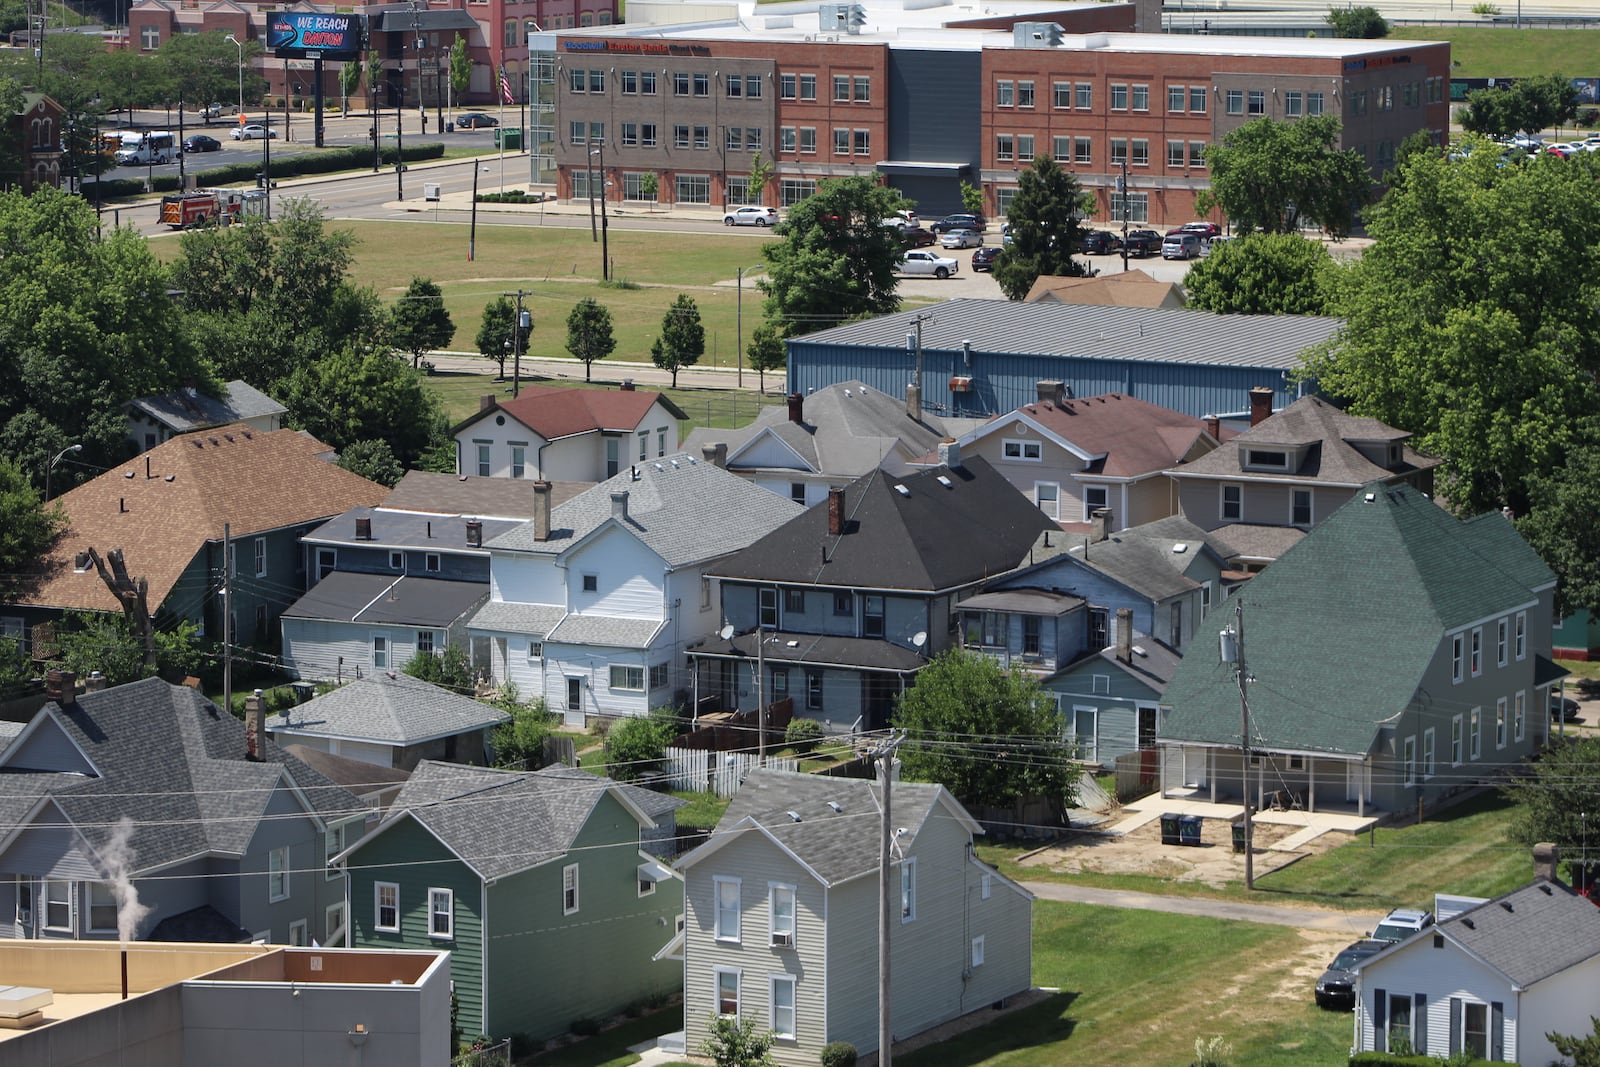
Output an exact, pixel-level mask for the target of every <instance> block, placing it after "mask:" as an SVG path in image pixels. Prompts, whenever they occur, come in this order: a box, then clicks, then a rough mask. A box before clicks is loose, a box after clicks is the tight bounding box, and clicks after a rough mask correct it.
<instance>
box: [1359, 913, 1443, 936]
mask: <svg viewBox="0 0 1600 1067" xmlns="http://www.w3.org/2000/svg"><path fill="white" fill-rule="evenodd" d="M1432 925H1433V912H1431V911H1418V910H1417V909H1416V908H1396V909H1394V910H1393V911H1391V912H1390V913H1389V914H1388V915H1385V916H1384V917H1383V922H1381V923H1379V924H1378V925H1377V927H1376V928H1375V929H1374V930H1373V931H1372V937H1373V939H1374V940H1376V941H1384V942H1390V941H1404V940H1405V939H1406V938H1408V937H1410V936H1411V935H1412V934H1415V933H1418V932H1420V931H1422V930H1426V929H1427V928H1428V927H1430V926H1432Z"/></svg>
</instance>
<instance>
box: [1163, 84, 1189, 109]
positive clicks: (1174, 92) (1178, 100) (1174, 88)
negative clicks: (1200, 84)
mask: <svg viewBox="0 0 1600 1067" xmlns="http://www.w3.org/2000/svg"><path fill="white" fill-rule="evenodd" d="M1185 99H1186V98H1185V96H1184V89H1183V86H1181V85H1169V86H1167V110H1168V111H1182V110H1183V102H1184V100H1185Z"/></svg>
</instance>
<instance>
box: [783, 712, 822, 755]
mask: <svg viewBox="0 0 1600 1067" xmlns="http://www.w3.org/2000/svg"><path fill="white" fill-rule="evenodd" d="M821 740H822V724H821V723H820V722H818V721H817V720H815V719H790V720H789V728H788V729H787V730H785V731H784V732H783V743H784V744H786V745H788V746H790V747H791V748H793V749H794V750H795V751H797V752H810V751H811V750H812V749H814V748H816V747H817V742H818V741H821Z"/></svg>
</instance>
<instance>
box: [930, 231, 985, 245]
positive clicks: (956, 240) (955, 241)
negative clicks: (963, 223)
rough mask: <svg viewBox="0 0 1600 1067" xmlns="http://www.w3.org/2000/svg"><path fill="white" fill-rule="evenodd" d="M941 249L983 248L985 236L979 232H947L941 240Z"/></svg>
mask: <svg viewBox="0 0 1600 1067" xmlns="http://www.w3.org/2000/svg"><path fill="white" fill-rule="evenodd" d="M939 246H940V247H941V248H982V247H983V234H981V233H979V232H978V231H977V230H946V231H945V232H944V234H943V235H942V236H941V237H940V238H939Z"/></svg>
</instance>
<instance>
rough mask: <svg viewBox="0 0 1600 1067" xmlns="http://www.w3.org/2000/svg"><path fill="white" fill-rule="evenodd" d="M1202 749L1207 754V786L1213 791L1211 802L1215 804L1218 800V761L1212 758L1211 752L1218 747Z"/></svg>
mask: <svg viewBox="0 0 1600 1067" xmlns="http://www.w3.org/2000/svg"><path fill="white" fill-rule="evenodd" d="M1200 751H1202V752H1204V753H1205V756H1206V786H1207V788H1208V789H1210V791H1211V803H1213V804H1215V803H1216V802H1217V765H1216V761H1214V760H1213V759H1212V758H1211V754H1212V753H1213V752H1215V751H1216V749H1211V748H1203V749H1201V750H1200Z"/></svg>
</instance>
